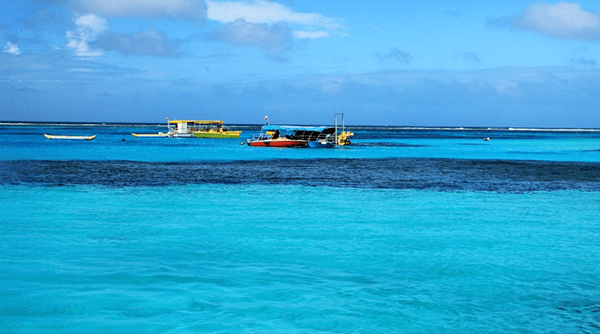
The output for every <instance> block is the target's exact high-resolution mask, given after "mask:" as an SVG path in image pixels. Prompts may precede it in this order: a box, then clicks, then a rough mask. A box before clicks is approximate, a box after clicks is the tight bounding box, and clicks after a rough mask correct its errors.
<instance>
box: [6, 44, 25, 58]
mask: <svg viewBox="0 0 600 334" xmlns="http://www.w3.org/2000/svg"><path fill="white" fill-rule="evenodd" d="M3 52H4V53H10V54H12V55H15V56H18V55H20V54H21V52H20V51H19V45H17V44H13V43H11V42H6V46H5V47H4V51H3Z"/></svg>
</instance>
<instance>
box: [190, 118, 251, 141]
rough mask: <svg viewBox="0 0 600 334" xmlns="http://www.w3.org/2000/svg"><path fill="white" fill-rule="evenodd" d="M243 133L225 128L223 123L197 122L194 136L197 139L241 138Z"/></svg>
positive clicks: (193, 132)
mask: <svg viewBox="0 0 600 334" xmlns="http://www.w3.org/2000/svg"><path fill="white" fill-rule="evenodd" d="M241 133H242V131H232V130H229V129H228V128H224V127H223V121H195V122H194V127H193V131H192V134H193V135H194V137H196V138H240V134H241Z"/></svg>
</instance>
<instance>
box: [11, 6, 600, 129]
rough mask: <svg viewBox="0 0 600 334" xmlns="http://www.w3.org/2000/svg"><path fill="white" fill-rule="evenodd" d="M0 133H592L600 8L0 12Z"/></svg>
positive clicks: (599, 80)
mask: <svg viewBox="0 0 600 334" xmlns="http://www.w3.org/2000/svg"><path fill="white" fill-rule="evenodd" d="M0 8H1V9H2V10H1V11H0V51H1V52H0V120H1V121H39V122H45V121H57V122H59V121H70V122H145V123H153V122H162V121H163V120H164V118H165V117H168V118H170V119H223V120H224V121H225V122H226V123H230V124H260V123H262V122H263V118H264V116H266V115H268V116H269V120H270V121H271V123H273V124H323V125H329V124H332V123H333V115H334V113H335V112H338V113H339V112H342V113H344V114H345V119H346V123H347V124H351V125H388V126H483V127H486V126H489V127H553V128H600V116H599V111H600V69H599V67H598V62H599V61H600V1H597V0H593V1H592V0H585V1H578V2H568V1H561V2H545V1H540V2H536V1H520V0H519V1H517V0H505V1H494V2H491V1H489V2H488V1H486V2H483V1H474V0H473V1H471V0H444V1H440V0H425V1H413V0H403V1H400V0H397V1H395V0H346V1H314V0H313V1H311V0H280V1H266V0H255V1H235V0H231V1H220V0H121V1H114V0H77V1H75V0H20V1H13V0H0Z"/></svg>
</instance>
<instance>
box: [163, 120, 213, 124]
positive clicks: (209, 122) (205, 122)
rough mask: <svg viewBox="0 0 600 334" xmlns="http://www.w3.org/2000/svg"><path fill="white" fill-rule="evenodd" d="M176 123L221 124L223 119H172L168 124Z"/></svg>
mask: <svg viewBox="0 0 600 334" xmlns="http://www.w3.org/2000/svg"><path fill="white" fill-rule="evenodd" d="M177 123H196V124H223V121H191V120H187V121H185V120H172V121H169V124H177Z"/></svg>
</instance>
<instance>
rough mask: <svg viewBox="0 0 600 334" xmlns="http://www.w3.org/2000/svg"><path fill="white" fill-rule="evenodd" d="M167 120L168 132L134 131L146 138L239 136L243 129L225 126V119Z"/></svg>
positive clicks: (136, 134) (136, 135) (138, 135)
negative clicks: (235, 129)
mask: <svg viewBox="0 0 600 334" xmlns="http://www.w3.org/2000/svg"><path fill="white" fill-rule="evenodd" d="M165 119H166V120H167V128H168V132H167V133H163V132H159V133H132V135H133V136H134V137H144V138H163V137H164V138H166V137H169V138H239V137H240V134H241V133H242V131H231V130H229V129H228V128H224V127H223V121H195V120H169V119H168V118H165Z"/></svg>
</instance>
